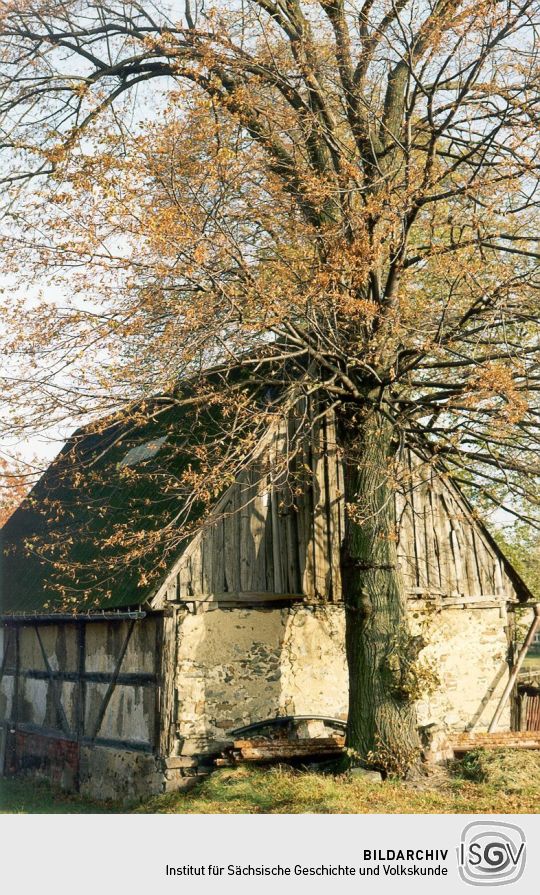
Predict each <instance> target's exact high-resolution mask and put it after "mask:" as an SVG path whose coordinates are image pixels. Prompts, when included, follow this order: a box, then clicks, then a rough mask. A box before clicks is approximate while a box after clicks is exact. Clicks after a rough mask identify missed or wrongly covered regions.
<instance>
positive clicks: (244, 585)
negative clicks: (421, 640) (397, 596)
mask: <svg viewBox="0 0 540 895" xmlns="http://www.w3.org/2000/svg"><path fill="white" fill-rule="evenodd" d="M291 430H294V419H289V420H286V419H282V420H281V421H280V422H279V423H276V424H275V426H274V429H273V430H272V432H271V433H270V434H271V435H272V437H271V438H269V439H268V444H267V445H266V448H265V450H264V452H263V453H262V454H261V456H260V457H259V458H258V460H257V461H256V462H254V463H253V465H252V468H251V469H249V470H247V471H244V472H243V473H242V474H241V475H240V476H239V477H238V479H237V481H236V482H235V483H234V484H233V485H232V486H231V487H230V488H229V489H228V490H227V492H226V494H225V495H224V496H223V497H222V498H221V500H220V501H219V503H218V505H217V507H216V509H215V513H214V517H213V521H212V523H211V524H209V525H208V526H207V527H206V528H205V529H204V530H203V531H202V532H199V534H197V535H196V536H195V538H194V539H193V540H192V541H191V543H190V544H189V545H188V547H187V548H186V550H185V552H184V554H183V556H182V557H181V559H180V560H179V562H178V564H177V566H176V567H175V569H174V570H173V571H172V572H171V575H170V576H169V578H168V579H167V581H166V582H165V583H164V585H163V586H162V588H161V589H160V591H159V593H158V595H157V597H156V599H157V605H160V603H159V601H160V600H162V601H163V600H165V599H169V600H172V601H177V600H181V601H182V600H185V601H189V600H190V599H192V598H193V597H195V598H196V599H197V598H201V596H205V597H211V598H212V599H214V600H218V601H219V600H220V599H221V600H223V599H230V598H231V596H234V595H238V596H239V597H240V598H241V600H242V599H245V598H248V597H249V596H250V595H251V596H253V597H255V598H261V596H264V595H266V594H290V595H306V596H309V597H315V598H316V599H324V600H326V601H328V602H334V603H335V602H339V601H340V600H341V598H342V594H341V579H340V550H341V544H342V540H343V533H344V524H345V520H344V499H343V489H344V486H343V468H342V466H343V464H342V461H341V459H340V452H339V448H338V444H337V440H336V432H335V425H334V421H333V419H332V417H331V416H329V417H328V418H323V419H321V420H320V422H319V423H317V425H315V426H314V429H313V431H312V432H311V434H310V435H309V437H308V436H306V437H304V438H303V440H302V441H301V444H299V445H297V444H295V442H294V440H293V437H292V431H291ZM278 457H280V458H286V457H288V458H289V474H288V475H287V474H286V473H285V472H284V471H283V469H280V467H279V465H278V463H277V458H278ZM396 475H397V481H396V497H395V521H396V540H397V554H398V561H399V567H400V570H401V573H402V576H403V581H404V586H405V590H406V591H407V592H408V593H409V594H411V595H413V594H415V595H417V594H431V595H432V596H433V595H435V594H438V595H440V596H441V597H458V596H461V597H468V598H473V599H478V598H480V597H486V598H489V599H490V600H492V601H499V602H500V603H501V604H504V603H505V602H506V601H515V600H516V599H517V593H516V589H515V586H514V583H513V581H512V578H511V576H510V574H509V572H508V568H507V566H506V564H505V562H504V560H503V558H502V556H501V554H500V551H499V550H498V549H497V548H496V546H495V545H494V544H493V542H492V541H491V539H490V538H489V536H488V535H487V533H486V532H485V530H484V529H483V527H482V526H481V525H480V524H479V522H478V520H477V519H476V518H475V516H474V513H473V512H472V511H471V509H470V508H469V507H468V505H467V503H466V502H465V500H464V498H463V497H462V495H461V494H460V493H459V491H458V490H457V488H455V486H454V485H453V483H452V481H451V480H450V479H449V478H448V477H447V476H443V475H442V474H441V471H440V469H439V468H437V467H436V466H435V463H434V461H433V460H427V459H420V457H419V456H417V455H416V454H414V453H413V452H412V451H409V450H406V451H404V452H403V456H402V457H401V462H400V467H399V470H397V471H396Z"/></svg>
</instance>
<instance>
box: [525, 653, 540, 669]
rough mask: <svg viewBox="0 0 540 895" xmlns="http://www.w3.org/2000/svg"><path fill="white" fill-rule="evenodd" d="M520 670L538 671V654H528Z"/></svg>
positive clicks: (539, 661) (539, 667)
mask: <svg viewBox="0 0 540 895" xmlns="http://www.w3.org/2000/svg"><path fill="white" fill-rule="evenodd" d="M521 668H522V671H540V653H528V654H527V655H526V656H525V659H524V661H523V665H522V666H521Z"/></svg>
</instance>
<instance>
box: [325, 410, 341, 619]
mask: <svg viewBox="0 0 540 895" xmlns="http://www.w3.org/2000/svg"><path fill="white" fill-rule="evenodd" d="M325 428H326V478H327V481H326V484H327V488H326V490H327V500H328V546H329V556H330V574H331V599H332V600H333V602H337V601H338V600H340V599H341V521H340V510H339V504H340V501H341V499H342V498H341V496H340V491H339V478H338V475H339V473H338V456H337V435H336V425H335V419H334V414H333V413H332V414H328V416H327V418H326V427H325Z"/></svg>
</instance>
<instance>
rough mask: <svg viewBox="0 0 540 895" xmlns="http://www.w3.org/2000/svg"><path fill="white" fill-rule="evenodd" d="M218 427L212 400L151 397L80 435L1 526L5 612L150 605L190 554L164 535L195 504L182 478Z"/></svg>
mask: <svg viewBox="0 0 540 895" xmlns="http://www.w3.org/2000/svg"><path fill="white" fill-rule="evenodd" d="M217 426H219V420H218V412H217V411H213V410H212V409H210V408H208V407H206V408H204V409H200V408H199V407H195V408H192V409H186V407H185V406H177V405H175V404H174V403H170V404H169V406H167V404H166V405H165V408H163V407H160V405H159V404H157V403H155V404H152V403H150V404H149V405H147V406H146V407H145V408H144V412H143V411H141V409H140V408H139V409H138V410H137V411H136V412H135V414H133V413H131V414H130V415H129V416H125V417H116V418H111V419H109V420H105V421H101V422H98V423H96V424H93V425H91V426H88V427H86V428H84V429H80V430H78V431H77V432H75V433H74V434H73V436H72V437H71V438H70V439H69V440H68V442H67V443H66V445H65V446H64V448H63V449H62V451H61V452H60V453H59V455H58V456H57V457H56V459H55V460H54V461H53V462H52V464H51V465H50V467H49V469H48V470H47V471H46V472H45V473H44V475H43V476H42V478H41V479H40V480H39V482H38V483H37V484H36V485H35V487H34V488H33V490H32V491H31V493H30V494H29V495H28V497H27V498H26V499H25V500H24V501H23V503H22V504H21V506H20V507H19V508H18V509H17V510H16V511H15V512H14V513H13V515H12V516H11V517H10V518H9V519H8V521H7V522H6V524H5V525H4V527H3V529H2V530H1V531H0V544H1V547H2V550H1V560H0V562H1V566H0V614H6V613H38V612H46V613H49V612H54V611H60V610H62V611H65V610H66V609H67V610H69V609H73V610H77V611H81V610H85V611H86V610H94V609H99V610H103V609H118V608H126V607H135V606H140V605H141V604H142V603H144V601H145V600H146V599H147V597H149V596H150V595H151V594H152V592H153V591H154V590H155V588H156V586H157V585H159V583H160V581H161V580H162V578H163V575H164V572H165V571H166V568H167V567H170V565H171V563H172V562H173V561H174V559H176V558H177V556H178V555H179V554H180V553H181V550H182V544H181V543H180V542H179V541H177V542H175V541H174V538H172V539H171V538H170V537H169V538H168V540H167V542H166V543H165V542H164V541H162V540H160V539H159V536H158V535H157V533H158V532H160V531H162V530H163V527H164V526H165V525H167V524H169V523H171V522H172V520H174V518H175V516H176V515H177V514H178V512H179V510H181V507H182V506H183V505H185V497H186V489H187V487H188V486H187V485H186V482H185V481H183V480H182V475H183V473H184V472H185V471H186V470H187V469H188V468H189V467H190V466H191V468H194V467H196V465H197V459H196V454H197V451H196V447H197V446H199V447H200V446H201V445H204V444H205V442H206V443H207V442H208V441H210V440H211V439H212V436H213V433H215V431H216V427H217ZM203 509H204V507H203V505H202V504H199V505H196V504H195V505H193V506H192V507H191V511H190V521H191V522H193V521H195V520H196V518H197V516H198V515H200V513H201V512H202V511H203ZM128 539H129V541H130V544H129V546H128V545H127V543H126V542H127V540H128ZM173 545H174V546H173ZM173 550H176V555H174V556H173V555H172V552H173Z"/></svg>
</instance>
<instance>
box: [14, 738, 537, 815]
mask: <svg viewBox="0 0 540 895" xmlns="http://www.w3.org/2000/svg"><path fill="white" fill-rule="evenodd" d="M539 806H540V753H538V752H519V753H518V752H512V750H505V749H501V750H497V751H496V752H491V753H487V752H484V751H483V750H476V752H475V753H470V754H469V756H467V759H466V760H465V761H464V762H461V763H459V764H457V765H456V767H455V769H454V774H453V775H451V776H445V775H436V776H434V777H432V778H430V777H428V778H426V779H424V780H421V781H419V782H416V783H412V782H411V783H407V782H402V781H392V780H387V781H385V782H384V783H377V782H372V781H366V780H363V779H361V778H360V779H358V778H355V777H351V776H348V775H341V776H338V777H334V776H332V775H325V774H320V773H313V772H309V771H295V770H292V769H291V768H284V767H277V768H267V769H254V768H248V767H239V768H233V769H223V770H220V771H216V772H215V773H213V774H212V775H211V776H210V777H208V778H207V779H206V780H204V781H203V782H202V783H201V784H199V785H198V786H197V787H196V788H195V789H193V790H192V791H190V792H188V793H169V794H167V795H161V796H154V797H152V798H149V799H147V800H145V801H144V802H142V803H139V804H137V805H129V806H122V805H120V804H119V803H108V804H107V803H100V802H93V801H90V800H87V799H83V798H81V797H79V796H67V795H65V794H61V793H59V792H55V791H54V790H52V789H50V788H49V787H48V786H46V785H45V784H37V785H36V784H35V783H34V782H28V781H23V780H6V781H2V789H1V790H0V810H2V811H3V812H4V813H25V814H26V813H38V814H46V813H54V814H70V813H71V814H83V813H130V814H133V813H134V814H138V813H139V814H141V813H142V814H471V813H472V814H534V813H538V812H539Z"/></svg>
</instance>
